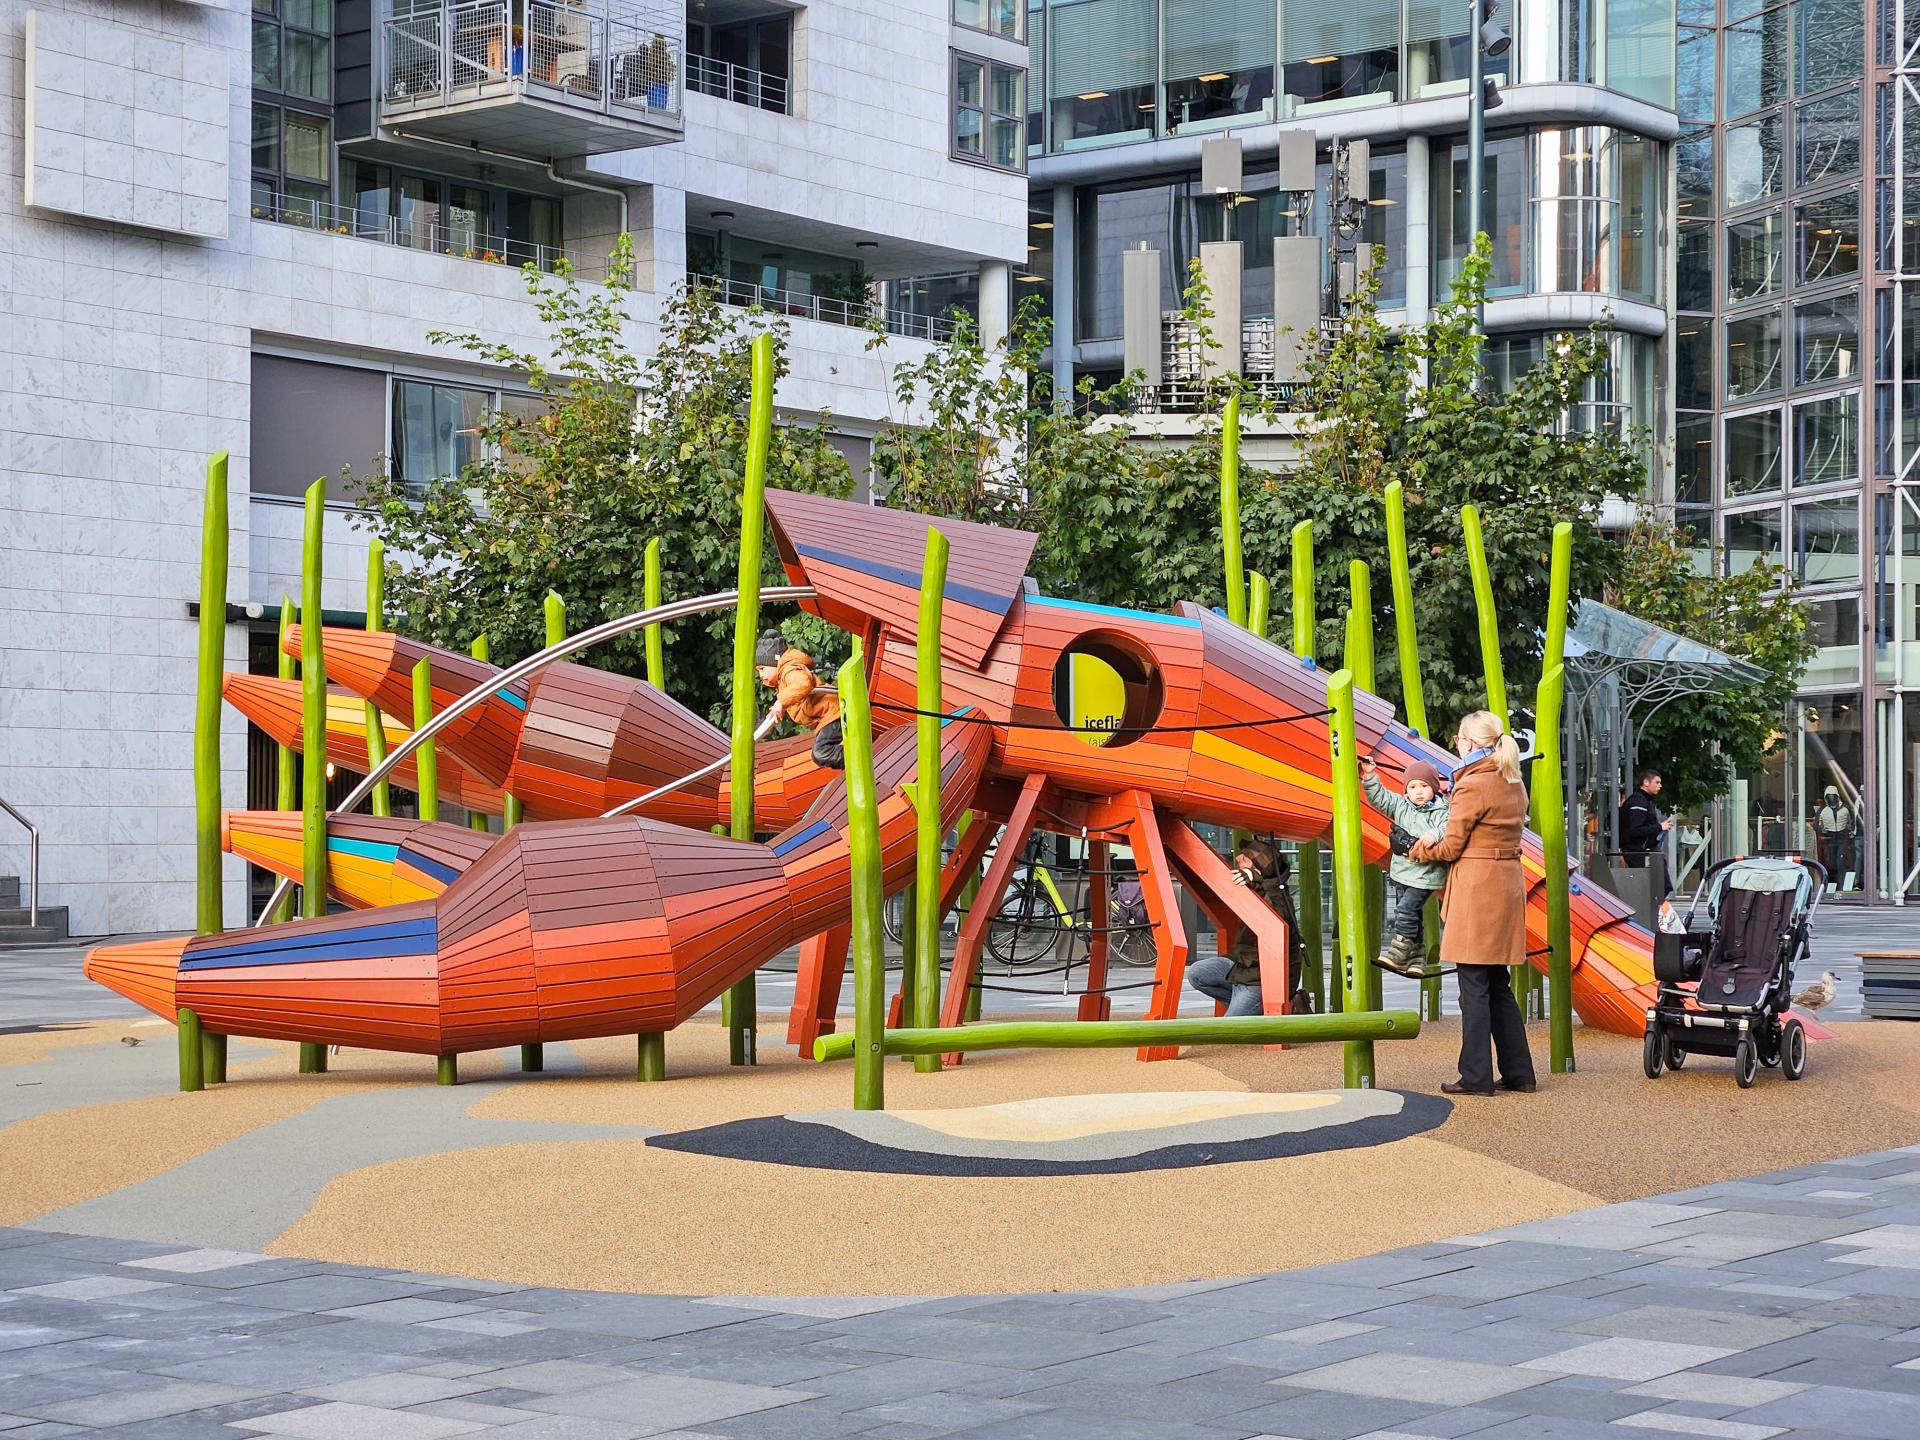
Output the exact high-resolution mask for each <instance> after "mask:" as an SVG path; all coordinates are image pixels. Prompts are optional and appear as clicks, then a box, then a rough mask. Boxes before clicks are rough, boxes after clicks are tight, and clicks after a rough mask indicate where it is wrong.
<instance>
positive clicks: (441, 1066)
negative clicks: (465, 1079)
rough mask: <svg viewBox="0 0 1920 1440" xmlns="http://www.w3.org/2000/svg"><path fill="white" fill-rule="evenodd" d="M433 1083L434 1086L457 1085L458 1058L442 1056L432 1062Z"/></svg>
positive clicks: (458, 1077) (458, 1072)
mask: <svg viewBox="0 0 1920 1440" xmlns="http://www.w3.org/2000/svg"><path fill="white" fill-rule="evenodd" d="M433 1081H434V1084H436V1085H458V1084H459V1083H460V1057H459V1056H458V1055H442V1056H440V1057H438V1059H437V1060H436V1061H435V1062H434V1070H433Z"/></svg>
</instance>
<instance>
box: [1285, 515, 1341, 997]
mask: <svg viewBox="0 0 1920 1440" xmlns="http://www.w3.org/2000/svg"><path fill="white" fill-rule="evenodd" d="M1292 581H1293V653H1294V654H1295V655H1298V656H1299V657H1300V658H1301V659H1302V660H1312V659H1313V658H1314V632H1315V631H1316V630H1317V629H1318V628H1319V627H1318V623H1317V617H1316V615H1315V614H1314V604H1313V522H1312V521H1311V520H1302V521H1300V522H1299V523H1298V524H1297V525H1295V526H1294V527H1293V558H1292ZM1299 858H1300V939H1301V941H1302V942H1303V943H1304V944H1305V945H1306V948H1307V964H1306V974H1305V976H1304V977H1302V983H1303V984H1304V985H1305V986H1306V989H1307V993H1308V994H1309V995H1311V996H1312V997H1313V1008H1314V1009H1316V1010H1319V1011H1322V1012H1325V1011H1326V1010H1327V1009H1329V1008H1330V1006H1329V1003H1328V994H1327V983H1326V961H1325V956H1324V954H1323V952H1322V948H1321V946H1322V936H1323V923H1322V920H1323V915H1324V908H1323V901H1322V898H1321V894H1320V842H1319V841H1317V840H1309V841H1307V842H1306V843H1304V844H1302V845H1301V846H1300V848H1299ZM1334 988H1335V989H1336V990H1337V989H1338V988H1339V987H1338V986H1335V987H1334Z"/></svg>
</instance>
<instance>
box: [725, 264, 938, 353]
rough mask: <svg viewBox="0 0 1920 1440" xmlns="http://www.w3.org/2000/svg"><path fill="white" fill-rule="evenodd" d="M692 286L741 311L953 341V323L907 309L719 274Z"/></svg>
mask: <svg viewBox="0 0 1920 1440" xmlns="http://www.w3.org/2000/svg"><path fill="white" fill-rule="evenodd" d="M687 283H688V284H689V285H697V286H700V287H701V288H702V289H705V290H711V291H713V293H714V297H715V298H716V299H717V300H718V301H719V302H720V303H721V304H722V305H732V306H737V307H739V308H741V309H749V310H764V311H766V312H767V313H769V314H772V315H792V316H795V317H797V318H800V319H804V320H819V321H822V322H824V323H826V324H828V325H854V326H858V327H860V328H862V329H867V328H870V327H871V326H872V325H873V323H874V320H875V319H876V317H878V318H880V319H881V321H882V323H883V324H884V326H885V328H886V332H887V333H888V334H889V335H902V336H905V337H907V338H908V339H913V340H929V341H932V342H933V343H934V344H936V345H940V344H944V343H946V341H948V340H950V339H952V338H953V322H952V321H951V320H949V319H947V318H946V317H945V316H941V315H916V314H914V313H912V312H911V311H907V310H884V311H883V310H882V309H881V307H879V306H877V305H875V304H874V303H873V302H872V301H870V300H867V299H864V298H862V299H859V300H848V299H845V298H842V297H839V296H834V295H810V294H807V293H806V292H804V291H800V290H778V289H774V288H773V287H771V286H767V285H754V284H751V283H749V282H748V281H745V280H725V279H722V278H721V277H720V276H718V275H689V276H688V277H687Z"/></svg>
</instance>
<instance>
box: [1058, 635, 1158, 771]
mask: <svg viewBox="0 0 1920 1440" xmlns="http://www.w3.org/2000/svg"><path fill="white" fill-rule="evenodd" d="M1166 700H1167V687H1166V682H1165V681H1164V680H1163V679H1161V676H1160V667H1159V666H1158V665H1156V664H1155V663H1154V659H1153V655H1152V653H1151V652H1150V651H1148V650H1147V648H1146V647H1145V646H1144V645H1142V644H1140V642H1139V641H1137V640H1134V639H1132V638H1131V637H1130V636H1126V635H1119V634H1114V633H1112V632H1109V631H1102V630H1095V631H1092V632H1090V633H1088V634H1086V635H1082V636H1081V637H1080V638H1079V639H1078V640H1076V641H1074V642H1073V644H1071V645H1069V646H1068V647H1067V648H1066V649H1065V650H1062V651H1061V652H1060V658H1059V660H1058V661H1056V662H1055V663H1054V667H1053V708H1054V712H1055V713H1056V714H1057V715H1059V717H1060V721H1061V723H1062V724H1064V725H1070V726H1072V727H1074V729H1073V733H1074V736H1075V738H1076V739H1079V740H1082V741H1084V742H1086V743H1087V744H1089V745H1100V746H1106V747H1108V748H1112V747H1114V746H1119V745H1130V744H1132V743H1133V742H1134V741H1135V740H1138V739H1139V738H1140V737H1141V735H1142V734H1144V733H1145V732H1146V731H1147V730H1148V729H1149V728H1151V727H1152V726H1153V725H1154V723H1155V722H1157V721H1158V720H1159V719H1160V711H1161V709H1162V708H1163V707H1164V706H1165V704H1166Z"/></svg>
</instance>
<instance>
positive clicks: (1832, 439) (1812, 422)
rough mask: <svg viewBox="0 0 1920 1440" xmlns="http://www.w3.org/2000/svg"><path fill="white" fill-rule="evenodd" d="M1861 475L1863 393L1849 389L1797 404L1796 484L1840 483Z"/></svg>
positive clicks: (1811, 485) (1795, 415)
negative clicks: (1861, 403)
mask: <svg viewBox="0 0 1920 1440" xmlns="http://www.w3.org/2000/svg"><path fill="white" fill-rule="evenodd" d="M1859 476H1860V392H1859V391H1857V390H1849V391H1846V392H1845V393H1843V394H1840V395H1829V396H1826V397H1824V398H1822V399H1819V400H1809V401H1807V402H1805V403H1804V404H1801V405H1796V406H1794V408H1793V483H1794V487H1795V488H1796V489H1808V488H1811V487H1813V486H1816V485H1836V484H1840V483H1842V482H1845V481H1849V480H1857V479H1858V478H1859Z"/></svg>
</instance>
